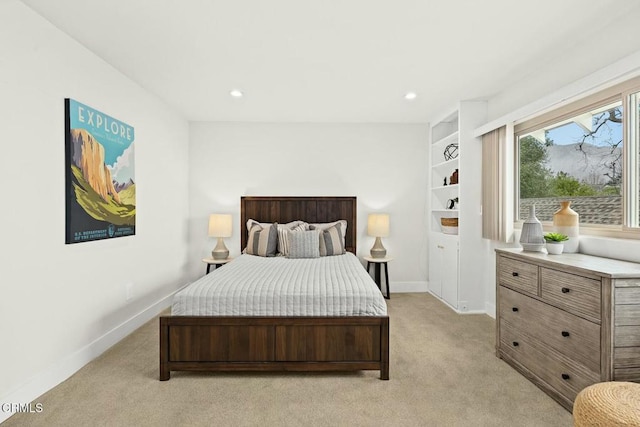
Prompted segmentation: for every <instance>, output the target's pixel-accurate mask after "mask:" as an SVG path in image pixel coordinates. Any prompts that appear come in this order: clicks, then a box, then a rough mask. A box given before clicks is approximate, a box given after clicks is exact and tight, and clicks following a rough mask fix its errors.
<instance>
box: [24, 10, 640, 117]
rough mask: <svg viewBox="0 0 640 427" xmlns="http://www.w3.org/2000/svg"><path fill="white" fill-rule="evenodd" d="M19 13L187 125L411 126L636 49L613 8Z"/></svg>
mask: <svg viewBox="0 0 640 427" xmlns="http://www.w3.org/2000/svg"><path fill="white" fill-rule="evenodd" d="M23 2H24V3H25V4H26V5H28V6H29V7H31V8H32V9H33V10H35V11H36V12H37V13H39V14H40V15H42V16H43V17H44V18H46V19H47V20H49V21H50V22H51V23H53V24H54V25H55V26H56V27H58V28H59V29H61V30H62V31H64V32H65V33H67V34H69V35H70V36H71V37H73V38H74V39H75V40H77V41H78V42H80V43H81V44H82V45H84V46H85V47H86V48H88V49H89V50H91V51H93V52H94V53H95V54H96V55H98V56H99V57H101V58H103V59H104V60H105V61H106V62H108V63H109V64H111V65H112V66H113V67H115V68H116V69H118V70H119V71H120V72H122V73H123V74H124V75H126V76H128V77H129V78H130V79H132V80H133V81H135V82H137V83H138V84H139V85H140V86H142V87H144V88H145V89H147V90H148V91H149V92H152V93H154V94H156V95H157V96H158V97H160V98H161V99H163V100H164V101H165V102H166V103H167V104H169V105H171V106H172V107H173V108H174V109H175V110H177V111H178V112H179V113H180V114H181V115H182V116H183V117H185V118H186V119H188V120H191V121H259V122H381V123H425V122H427V121H428V120H429V118H430V117H432V115H433V114H434V113H438V112H440V111H442V110H443V109H446V108H449V107H451V106H453V105H454V103H455V102H456V101H458V100H461V99H488V98H491V97H493V96H495V95H497V94H499V93H500V92H502V91H504V90H505V89H508V88H510V87H515V86H516V85H518V84H522V82H524V81H527V79H531V78H535V74H536V72H539V71H540V70H542V69H543V68H544V70H545V71H546V72H547V74H548V72H549V71H550V70H551V71H553V73H552V75H553V76H554V78H555V79H557V80H556V83H557V84H567V83H568V82H569V81H570V79H572V78H575V75H576V68H577V67H579V68H578V70H579V71H580V75H581V76H582V75H587V74H589V73H591V72H593V71H595V70H597V69H599V68H602V67H604V66H606V65H607V64H609V63H611V62H613V61H615V60H617V59H620V58H623V57H625V56H627V55H629V54H631V53H633V52H635V51H638V50H640V30H639V29H638V28H640V26H639V25H638V21H640V2H638V1H626V0H598V1H595V0H589V1H587V0H535V1H526V2H525V1H517V2H516V1H513V0H485V1H477V0H438V1H434V0H394V1H383V0H324V1H310V0H271V1H260V0H227V1H222V0H181V1H177V0H174V1H171V0H110V1H108V2H107V1H104V0H56V1H51V0H23ZM516 5H517V6H516ZM586 59H588V60H586ZM232 89H239V90H241V91H243V92H244V94H245V95H244V97H242V98H233V97H231V96H230V95H229V92H230V91H231V90H232ZM409 91H413V92H416V93H417V94H418V97H417V98H416V99H414V100H413V101H407V100H405V99H404V94H405V93H406V92H409ZM540 95H542V94H540Z"/></svg>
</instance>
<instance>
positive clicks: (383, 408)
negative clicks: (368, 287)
mask: <svg viewBox="0 0 640 427" xmlns="http://www.w3.org/2000/svg"><path fill="white" fill-rule="evenodd" d="M388 304H389V316H390V318H391V321H390V322H391V326H390V328H391V338H390V340H391V354H390V363H391V365H390V366H391V367H390V376H391V379H390V380H389V381H381V380H379V379H378V375H379V373H378V372H377V371H366V372H358V373H346V374H342V373H317V374H315V373H314V374H306V373H233V374H226V373H223V374H220V373H217V374H198V373H181V372H174V373H172V377H171V380H170V381H166V382H160V381H158V320H157V319H154V320H152V321H151V322H149V323H147V324H146V325H144V326H143V327H141V328H140V329H138V330H137V331H135V332H134V333H133V334H131V335H130V336H128V337H127V338H125V339H124V340H122V341H121V342H120V343H118V344H117V345H115V346H114V347H113V348H111V349H110V350H109V351H107V352H105V353H104V354H103V355H102V356H100V357H99V358H97V359H96V360H94V361H93V362H91V363H89V364H88V365H87V366H85V367H84V368H82V369H81V370H80V371H79V372H77V373H76V374H75V375H73V376H72V377H71V378H69V379H68V380H67V381H65V382H63V383H62V384H60V385H59V386H57V387H55V388H54V389H52V390H50V391H49V392H47V393H45V394H44V395H42V396H41V397H39V398H38V399H36V400H35V401H34V402H39V403H42V406H43V409H44V410H43V412H41V413H34V414H28V413H24V414H16V415H14V416H13V417H11V418H9V419H8V420H7V421H6V422H5V423H3V424H2V425H3V427H5V426H6V427H10V426H99V425H108V426H254V425H255V426H305V427H309V426H535V427H541V426H571V425H572V419H571V414H570V413H569V412H567V411H566V410H565V409H563V408H562V407H561V406H560V405H558V404H557V403H555V402H554V401H553V400H552V399H551V398H549V397H548V396H547V395H546V394H544V393H543V392H542V391H540V390H539V389H538V388H537V387H536V386H534V385H533V384H531V383H530V382H529V381H527V380H526V379H525V378H524V377H523V376H521V375H520V374H518V373H517V372H516V371H514V370H513V369H512V368H510V367H509V366H507V364H505V363H504V362H503V361H501V360H499V359H498V358H496V356H495V351H494V335H495V323H494V320H493V319H492V318H490V317H489V316H485V315H465V316H460V315H457V314H455V313H454V312H453V311H451V310H450V309H448V308H446V307H445V306H444V305H443V304H442V303H440V302H439V301H437V300H436V299H434V298H433V297H432V296H430V295H428V294H394V295H393V298H392V299H391V300H388Z"/></svg>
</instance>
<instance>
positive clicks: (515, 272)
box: [511, 271, 520, 277]
mask: <svg viewBox="0 0 640 427" xmlns="http://www.w3.org/2000/svg"><path fill="white" fill-rule="evenodd" d="M511 275H512V276H513V277H518V276H519V275H520V274H518V272H517V271H514V272H513V273H511Z"/></svg>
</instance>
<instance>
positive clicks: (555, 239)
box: [544, 233, 569, 255]
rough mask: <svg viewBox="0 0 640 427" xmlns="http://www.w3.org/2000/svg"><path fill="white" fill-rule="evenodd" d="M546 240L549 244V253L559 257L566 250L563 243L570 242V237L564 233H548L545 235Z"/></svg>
mask: <svg viewBox="0 0 640 427" xmlns="http://www.w3.org/2000/svg"><path fill="white" fill-rule="evenodd" d="M544 240H545V242H547V253H549V254H552V255H558V254H561V253H562V250H563V249H564V243H562V242H566V241H567V240H569V236H567V235H566V234H562V233H547V234H545V235H544Z"/></svg>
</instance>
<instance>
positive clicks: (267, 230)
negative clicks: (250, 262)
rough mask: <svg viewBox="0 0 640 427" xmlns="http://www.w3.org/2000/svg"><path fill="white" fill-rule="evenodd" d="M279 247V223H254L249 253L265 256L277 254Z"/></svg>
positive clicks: (250, 231) (249, 240)
mask: <svg viewBox="0 0 640 427" xmlns="http://www.w3.org/2000/svg"><path fill="white" fill-rule="evenodd" d="M277 249H278V223H277V222H274V223H273V224H258V223H254V224H253V225H252V226H251V229H250V230H249V239H248V241H247V253H248V254H251V255H258V256H264V257H271V256H276V250H277Z"/></svg>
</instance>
